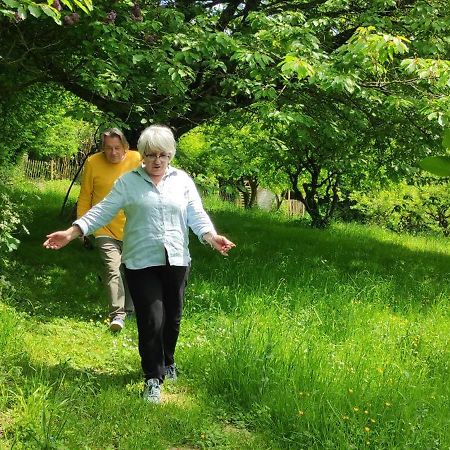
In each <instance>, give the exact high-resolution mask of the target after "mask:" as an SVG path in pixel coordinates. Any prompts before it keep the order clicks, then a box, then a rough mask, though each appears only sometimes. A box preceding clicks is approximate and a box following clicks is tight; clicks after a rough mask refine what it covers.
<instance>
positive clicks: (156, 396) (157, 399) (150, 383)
mask: <svg viewBox="0 0 450 450" xmlns="http://www.w3.org/2000/svg"><path fill="white" fill-rule="evenodd" d="M142 397H143V398H144V400H146V401H147V402H149V403H161V386H160V385H159V380H158V378H149V379H148V380H147V381H146V382H145V386H144V393H143V394H142Z"/></svg>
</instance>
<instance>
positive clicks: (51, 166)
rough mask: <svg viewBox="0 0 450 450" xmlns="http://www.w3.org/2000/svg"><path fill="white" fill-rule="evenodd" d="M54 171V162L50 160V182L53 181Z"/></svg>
mask: <svg viewBox="0 0 450 450" xmlns="http://www.w3.org/2000/svg"><path fill="white" fill-rule="evenodd" d="M54 170H55V162H54V161H53V159H52V160H50V180H53V171H54Z"/></svg>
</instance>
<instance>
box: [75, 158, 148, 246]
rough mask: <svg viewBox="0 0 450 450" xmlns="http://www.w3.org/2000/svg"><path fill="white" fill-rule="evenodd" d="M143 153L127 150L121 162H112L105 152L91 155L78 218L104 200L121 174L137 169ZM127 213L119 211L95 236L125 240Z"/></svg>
mask: <svg viewBox="0 0 450 450" xmlns="http://www.w3.org/2000/svg"><path fill="white" fill-rule="evenodd" d="M141 160H142V158H141V155H140V154H139V153H138V152H137V151H134V150H127V151H126V152H125V157H124V158H123V160H122V161H121V162H120V163H116V164H114V163H110V162H109V161H108V160H107V159H106V156H105V155H104V153H103V152H99V153H96V154H94V155H92V156H90V157H89V158H88V159H87V161H86V163H85V166H84V169H83V176H82V178H81V191H80V195H79V197H78V203H77V218H80V217H81V216H82V215H84V214H85V213H86V212H87V211H89V210H90V209H91V208H92V207H93V206H94V205H96V204H97V203H98V202H100V201H101V200H103V199H104V198H105V197H106V196H107V195H108V194H109V192H110V191H111V189H112V187H113V185H114V183H115V181H116V180H117V178H119V177H120V176H121V175H123V174H124V173H126V172H129V171H130V170H133V169H135V168H136V167H137V166H139V164H140V163H141ZM124 226H125V214H124V213H123V211H119V213H118V214H117V216H116V217H114V219H113V220H112V221H111V222H110V223H109V224H108V225H106V226H105V227H102V228H99V229H98V230H97V231H96V232H95V233H94V236H110V237H112V238H114V239H117V240H119V241H122V240H123V228H124Z"/></svg>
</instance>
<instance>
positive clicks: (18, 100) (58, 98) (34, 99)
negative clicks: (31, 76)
mask: <svg viewBox="0 0 450 450" xmlns="http://www.w3.org/2000/svg"><path fill="white" fill-rule="evenodd" d="M91 110H92V108H91V107H89V106H88V105H87V104H86V103H84V102H82V101H80V100H79V99H78V98H77V97H75V96H74V95H72V94H70V93H68V92H67V91H64V90H62V89H61V88H59V87H58V86H56V85H45V84H36V85H33V86H30V87H28V88H27V89H26V90H24V91H22V92H20V94H19V95H17V96H16V97H14V98H9V99H6V100H5V101H3V102H0V126H1V128H2V130H3V133H2V142H1V143H0V161H9V162H16V161H17V160H18V159H19V158H20V157H21V156H22V155H23V154H24V153H27V154H28V155H29V156H30V157H31V158H33V159H49V158H52V157H53V158H54V157H64V156H73V155H75V154H76V153H77V152H78V151H79V149H80V146H81V145H82V144H83V142H84V141H86V140H87V139H88V137H89V136H90V135H91V134H92V125H90V124H89V123H87V122H85V121H83V120H80V119H78V118H77V117H78V116H82V115H87V116H88V117H89V118H91V120H97V121H98V120H99V118H100V117H99V116H98V117H97V118H95V116H94V115H93V114H91V115H90V116H89V113H91ZM37 111H39V114H37ZM92 112H93V111H92Z"/></svg>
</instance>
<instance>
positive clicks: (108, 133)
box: [102, 128, 130, 150]
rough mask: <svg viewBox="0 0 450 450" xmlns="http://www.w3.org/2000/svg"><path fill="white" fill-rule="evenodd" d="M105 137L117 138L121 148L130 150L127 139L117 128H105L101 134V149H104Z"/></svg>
mask: <svg viewBox="0 0 450 450" xmlns="http://www.w3.org/2000/svg"><path fill="white" fill-rule="evenodd" d="M106 137H117V138H119V139H120V142H122V145H123V148H124V149H125V150H128V149H129V148H130V144H128V141H127V138H126V137H125V135H124V134H123V133H122V131H120V130H119V129H118V128H107V129H106V130H105V131H104V132H103V133H102V149H103V148H105V138H106Z"/></svg>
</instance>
